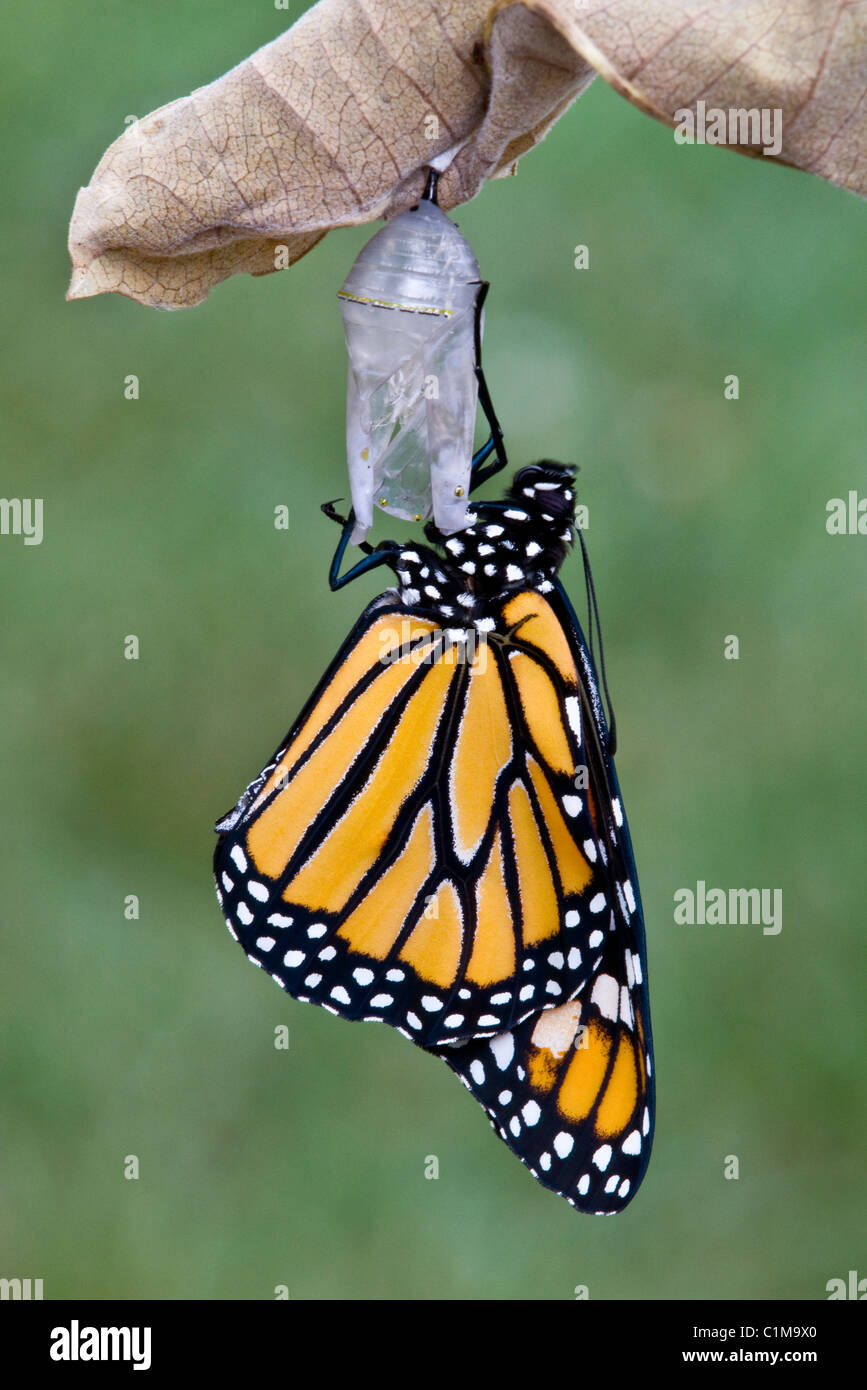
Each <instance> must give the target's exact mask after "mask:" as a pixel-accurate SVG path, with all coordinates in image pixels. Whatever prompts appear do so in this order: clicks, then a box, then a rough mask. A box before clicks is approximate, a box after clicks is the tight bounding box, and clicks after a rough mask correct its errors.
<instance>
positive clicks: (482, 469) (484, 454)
mask: <svg viewBox="0 0 867 1390" xmlns="http://www.w3.org/2000/svg"><path fill="white" fill-rule="evenodd" d="M489 289H490V284H489V283H488V281H487V280H483V281H482V283H481V284H480V286H479V292H478V294H477V296H476V323H475V348H476V365H475V373H476V381H477V382H478V384H479V405H480V406H481V407H482V410H483V411H484V415H485V419H486V420H487V422H488V425H489V427H490V431H491V434H490V437H489V439H488V441H487V443H486V444H483V445H482V447H481V449H478V450H477V451H476V453H475V454H474V455H473V462H472V468H471V470H470V491H471V492H473V491H475V489H476V488H477V487H480V486H481V484H482V483H486V482H487V480H488V478H493V476H494V474H495V473H499V472H500V471H501V470H502V469H503V468H505V467H506V466H507V464H508V462H509V460H508V457H507V455H506V446H505V444H504V443H503V431H502V428H501V426H500V422H499V420H498V419H497V413H496V411H495V410H494V403H493V401H492V400H491V393H490V391H489V390H488V383H487V381H486V380H485V373H484V371H483V370H482V308H483V306H484V303H485V299H486V298H487V294H488V290H489ZM491 454H495V455H496V457H495V459H494V460H493V462H492V463H487V460H488V459H489V458H490V457H491ZM486 464H487V466H485V465H486Z"/></svg>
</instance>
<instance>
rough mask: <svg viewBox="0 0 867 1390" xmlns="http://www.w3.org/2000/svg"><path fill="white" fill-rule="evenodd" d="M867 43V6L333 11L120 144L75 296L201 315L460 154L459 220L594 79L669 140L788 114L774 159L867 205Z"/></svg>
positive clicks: (376, 213)
mask: <svg viewBox="0 0 867 1390" xmlns="http://www.w3.org/2000/svg"><path fill="white" fill-rule="evenodd" d="M865 38H867V3H865V0H790V3H782V0H777V3H772V2H771V0H735V2H734V3H731V2H728V3H710V4H701V3H698V0H667V2H665V3H650V0H611V3H609V4H607V5H604V6H603V5H596V4H591V3H587V0H526V3H522V4H516V3H512V2H511V0H500V2H499V3H494V4H491V2H490V0H452V3H448V0H403V3H396V2H395V0H320V3H319V4H318V5H316V6H314V8H313V9H312V10H310V11H308V13H307V14H306V15H304V16H303V17H302V18H301V19H300V20H299V21H298V23H297V24H295V25H294V26H293V27H292V28H291V29H290V30H288V32H287V33H285V34H283V35H281V37H280V38H278V39H275V40H274V42H273V43H270V44H267V45H266V46H265V47H264V48H261V49H259V51H258V52H257V53H254V54H253V55H252V56H251V57H250V58H248V59H247V60H246V61H245V62H243V63H241V64H240V65H239V66H238V67H236V68H233V69H232V71H231V72H229V73H226V75H225V76H223V77H221V78H219V79H218V80H217V81H216V82H212V83H211V84H210V85H209V86H207V87H202V88H199V89H198V90H197V91H195V92H193V93H192V94H191V95H190V96H188V97H184V98H182V99H181V100H179V101H174V102H172V103H170V104H169V105H168V106H163V107H161V108H160V109H159V110H158V111H155V112H153V113H152V114H151V115H150V116H147V117H145V118H144V119H143V120H141V121H139V122H137V123H136V124H134V125H133V126H131V127H130V128H129V129H128V130H127V131H126V132H125V133H124V134H123V135H122V136H121V137H120V138H119V139H118V140H116V141H115V143H114V144H113V145H112V146H111V147H110V149H109V150H108V151H107V152H106V154H105V155H104V157H103V159H102V160H101V161H100V163H99V165H98V167H97V169H96V171H95V173H94V176H93V179H92V180H91V182H90V184H89V185H88V187H87V188H84V189H82V190H81V191H80V192H79V195H78V199H77V200H76V204H75V209H74V211H73V216H72V223H71V226H70V238H69V246H70V254H71V256H72V262H73V275H72V282H71V285H70V289H69V296H68V297H69V298H70V299H80V298H85V297H87V296H89V295H94V294H103V293H109V292H115V293H120V294H126V295H128V296H129V297H130V298H132V299H137V300H139V301H140V302H141V303H143V304H151V305H157V306H160V307H163V308H183V307H186V306H189V305H192V304H197V303H199V302H200V301H201V300H202V299H204V298H205V297H206V295H207V294H208V291H209V290H210V289H211V287H212V286H213V285H215V284H218V283H219V282H220V281H221V280H224V279H226V278H227V277H228V276H230V275H234V274H237V273H238V272H240V271H247V272H249V273H250V274H253V275H264V274H268V273H269V272H271V271H273V270H275V269H281V268H282V267H283V266H284V265H288V264H291V263H292V262H294V261H296V260H298V259H299V258H300V257H301V256H303V255H304V254H305V252H307V251H309V250H310V248H311V247H312V246H314V245H315V244H316V242H317V241H318V240H319V239H320V238H321V237H322V236H324V234H325V232H326V231H328V229H329V228H331V227H338V226H347V225H350V224H352V223H360V222H368V221H372V220H373V219H375V218H378V217H382V216H390V215H392V214H393V213H395V212H398V211H400V210H402V209H403V208H405V207H408V206H409V205H410V204H411V203H412V202H414V201H415V200H416V199H417V198H418V195H419V192H420V191H421V187H422V184H423V180H424V174H423V170H424V166H425V165H426V164H427V163H428V162H429V161H430V160H431V159H432V158H433V157H435V156H437V155H441V154H444V153H445V152H446V151H449V150H451V149H453V148H454V147H455V146H459V147H460V148H459V149H458V151H457V153H456V155H455V157H454V159H453V161H452V163H451V165H450V166H449V168H448V169H447V171H446V172H445V174H444V175H443V177H442V179H441V181H440V189H439V199H440V203H441V205H442V206H443V207H444V208H451V207H454V206H456V205H457V204H458V203H462V202H465V201H466V200H467V199H469V198H472V197H473V196H474V195H475V194H476V193H477V192H478V190H479V188H480V187H481V185H482V184H483V183H484V181H485V180H486V179H488V178H495V177H498V176H500V175H502V174H507V173H510V172H511V171H512V170H513V169H514V166H515V162H516V161H517V159H518V158H519V157H520V156H521V155H522V154H524V153H525V152H526V151H527V150H528V149H530V148H531V147H532V146H533V145H535V144H537V143H538V141H539V140H541V139H542V138H543V136H544V135H545V134H546V132H547V131H548V129H549V128H550V127H551V125H552V124H553V122H554V121H556V120H557V119H558V117H559V116H561V115H562V113H563V112H564V111H565V110H566V108H567V107H568V106H569V105H570V104H571V103H572V102H573V101H574V99H575V98H576V96H578V95H579V94H580V93H581V92H582V91H583V90H584V89H585V88H586V87H587V86H588V85H589V83H590V82H591V81H592V79H593V77H594V76H595V74H596V72H599V73H601V74H602V76H603V77H604V78H605V79H606V80H607V81H608V82H610V83H611V85H612V86H613V87H614V88H615V89H616V90H617V91H619V92H621V93H622V94H623V95H624V96H626V97H627V98H628V99H629V100H630V101H632V102H634V103H635V105H637V106H639V107H641V109H642V110H644V111H646V112H648V113H649V114H650V115H653V116H655V117H656V118H657V119H660V120H663V121H667V122H669V123H672V124H673V123H674V122H675V120H676V116H675V113H676V112H677V111H678V110H679V109H683V108H690V109H694V108H695V106H696V103H697V102H699V101H704V102H705V104H706V106H707V107H708V108H711V107H715V108H722V109H728V108H734V107H741V108H749V107H770V108H779V109H780V111H781V112H782V147H781V149H780V152H779V156H778V158H779V160H780V162H783V163H788V164H792V165H796V166H797V167H799V168H802V169H805V170H809V171H810V172H812V173H815V174H818V175H820V176H821V177H822V178H825V179H828V180H830V181H831V182H832V183H838V184H841V185H842V186H844V187H846V188H850V189H853V190H854V191H857V192H860V193H862V194H865V193H867V91H865V88H867V80H865V68H867V60H865V51H867V43H865ZM744 152H745V153H751V154H755V153H756V150H755V149H745V150H744ZM758 157H759V158H767V157H768V156H764V155H762V154H759V156H758Z"/></svg>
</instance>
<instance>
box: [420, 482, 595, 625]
mask: <svg viewBox="0 0 867 1390" xmlns="http://www.w3.org/2000/svg"><path fill="white" fill-rule="evenodd" d="M574 519H575V491H574V470H573V469H571V468H565V467H563V466H561V465H560V464H554V463H547V462H545V463H539V464H532V465H531V466H530V467H528V468H523V469H521V470H520V472H518V473H517V474H516V475H515V479H514V482H513V484H512V487H511V489H510V491H509V497H508V498H507V499H506V501H505V502H498V503H493V502H480V503H477V504H476V506H475V507H474V509H473V511H472V512H470V513H468V521H469V525H468V526H467V528H466V529H465V530H463V531H461V532H459V534H458V535H455V536H448V537H447V536H444V535H442V533H441V532H439V531H437V530H436V528H435V527H434V526H428V528H427V530H426V533H425V534H426V535H427V537H428V539H429V540H431V541H432V542H433V544H434V545H435V546H436V547H437V549H436V550H435V549H433V548H432V547H429V546H424V545H407V546H405V547H402V548H401V549H400V550H398V551H397V552H396V554H395V559H394V568H395V573H396V575H397V580H398V586H399V589H398V592H399V595H400V599H401V602H402V603H403V604H405V605H406V606H407V607H408V608H415V609H419V610H428V611H430V610H434V611H435V612H437V613H438V614H440V615H441V616H442V617H443V618H445V619H447V620H448V621H450V622H454V623H455V624H456V625H457V624H459V623H460V622H461V620H463V621H464V622H466V623H467V624H470V623H479V622H480V621H484V620H485V618H486V617H487V615H488V613H489V612H490V610H491V608H492V607H494V606H498V605H499V604H500V602H501V601H502V599H503V598H504V597H505V596H507V595H508V594H509V593H512V592H518V591H520V590H522V589H535V590H537V591H538V592H540V593H543V594H544V593H547V592H549V591H550V590H551V589H552V588H553V581H554V578H555V576H556V574H557V572H558V570H559V569H560V566H561V564H562V563H563V559H564V557H565V555H566V552H567V550H568V548H569V546H570V545H571V543H572V539H573V529H574Z"/></svg>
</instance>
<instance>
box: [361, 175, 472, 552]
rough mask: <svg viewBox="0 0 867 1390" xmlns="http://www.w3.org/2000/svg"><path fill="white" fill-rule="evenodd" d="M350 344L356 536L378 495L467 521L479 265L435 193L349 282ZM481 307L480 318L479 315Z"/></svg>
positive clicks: (396, 504)
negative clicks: (435, 198)
mask: <svg viewBox="0 0 867 1390" xmlns="http://www.w3.org/2000/svg"><path fill="white" fill-rule="evenodd" d="M339 298H340V308H341V313H342V315H343V323H344V328H345V331H346V347H347V352H348V354H349V384H348V391H347V402H346V452H347V460H348V464H349V480H350V486H351V489H352V505H353V510H354V513H355V529H354V531H353V533H352V539H353V541H354V542H356V543H357V542H359V541H361V540H363V539H364V537H365V535H366V534H367V531H368V528H369V527H370V525H371V523H372V521H373V508H374V506H378V507H381V508H382V509H383V510H384V511H386V512H388V513H390V514H391V515H392V516H398V517H402V518H403V519H404V520H407V521H418V520H422V519H427V518H429V517H431V516H433V519H434V521H435V523H436V525H437V526H438V527H439V529H440V530H441V531H443V532H445V533H446V534H451V533H452V532H454V531H459V530H461V528H462V527H463V526H465V525H466V511H467V499H468V497H469V490H470V464H471V461H472V453H473V431H474V427H475V417H476V401H477V397H478V379H477V374H476V367H477V365H478V361H477V359H478V348H479V344H480V341H481V301H482V298H483V293H482V281H481V276H480V274H479V265H478V262H477V260H476V258H475V256H474V255H473V252H472V249H471V247H470V245H469V242H468V241H467V240H466V238H465V237H463V236H462V235H461V233H460V232H459V231H458V229H457V227H456V226H455V225H454V223H453V222H450V221H449V219H448V218H447V217H446V215H445V213H443V212H442V211H441V210H440V209H439V208H438V207H437V205H436V203H435V202H433V201H432V200H431V199H430V198H428V197H425V198H423V199H422V200H421V201H420V202H419V203H418V204H417V206H416V207H414V208H411V209H410V210H409V211H408V212H402V213H400V214H399V215H398V216H397V217H395V218H393V219H392V220H391V221H390V222H388V223H386V225H385V226H384V227H383V228H382V229H381V230H380V231H379V232H377V233H376V236H374V237H372V238H371V240H370V241H369V242H368V243H367V245H366V246H365V247H364V248H363V249H362V251H361V253H360V255H359V256H358V259H357V260H356V262H355V264H354V265H353V267H352V269H351V270H350V272H349V274H348V276H347V277H346V283H345V284H344V286H343V288H342V289H341V290H340V291H339ZM477 318H478V323H477Z"/></svg>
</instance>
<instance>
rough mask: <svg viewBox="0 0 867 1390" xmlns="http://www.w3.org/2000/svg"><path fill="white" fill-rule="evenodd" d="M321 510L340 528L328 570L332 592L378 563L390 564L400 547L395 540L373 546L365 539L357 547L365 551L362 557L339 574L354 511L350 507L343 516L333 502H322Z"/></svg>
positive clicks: (378, 564) (374, 567)
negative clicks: (347, 512) (338, 538)
mask: <svg viewBox="0 0 867 1390" xmlns="http://www.w3.org/2000/svg"><path fill="white" fill-rule="evenodd" d="M322 510H323V512H324V513H325V515H326V516H327V517H328V519H329V520H330V521H336V522H337V524H338V525H339V526H340V527H341V528H342V529H341V532H340V540H339V541H338V542H337V549H336V550H335V552H334V557H333V559H332V561H331V568H330V569H329V571H328V583H329V586H330V587H331V590H332V592H336V591H337V590H338V589H342V588H343V586H344V584H351V583H352V581H353V579H358V577H359V575H362V574H367V573H368V572H369V571H370V570H375V569H378V568H379V566H380V565H388V564H390V563H391V562H392V560H393V558H394V555H395V553H396V551H397V550H399V549H400V547H399V546H398V544H397V542H396V541H381V542H380V544H379V545H378V546H376V547H375V548H374V546H372V545H368V543H367V541H362V542H361V544H360V546H359V549H360V550H363V551H364V552H365V555H364V559H363V560H359V561H358V564H357V565H353V566H352V568H351V569H349V570H347V571H346V573H345V574H341V573H340V566H341V565H342V564H343V557H344V555H345V554H346V547H347V546H348V545H349V539H350V536H351V535H352V528H353V526H354V525H355V513H354V512H353V511H352V510H351V509H350V512H349V516H347V517H343V516H341V515H340V513H339V512H338V511H337V510H336V509H335V506H334V503H333V502H323V504H322Z"/></svg>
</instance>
